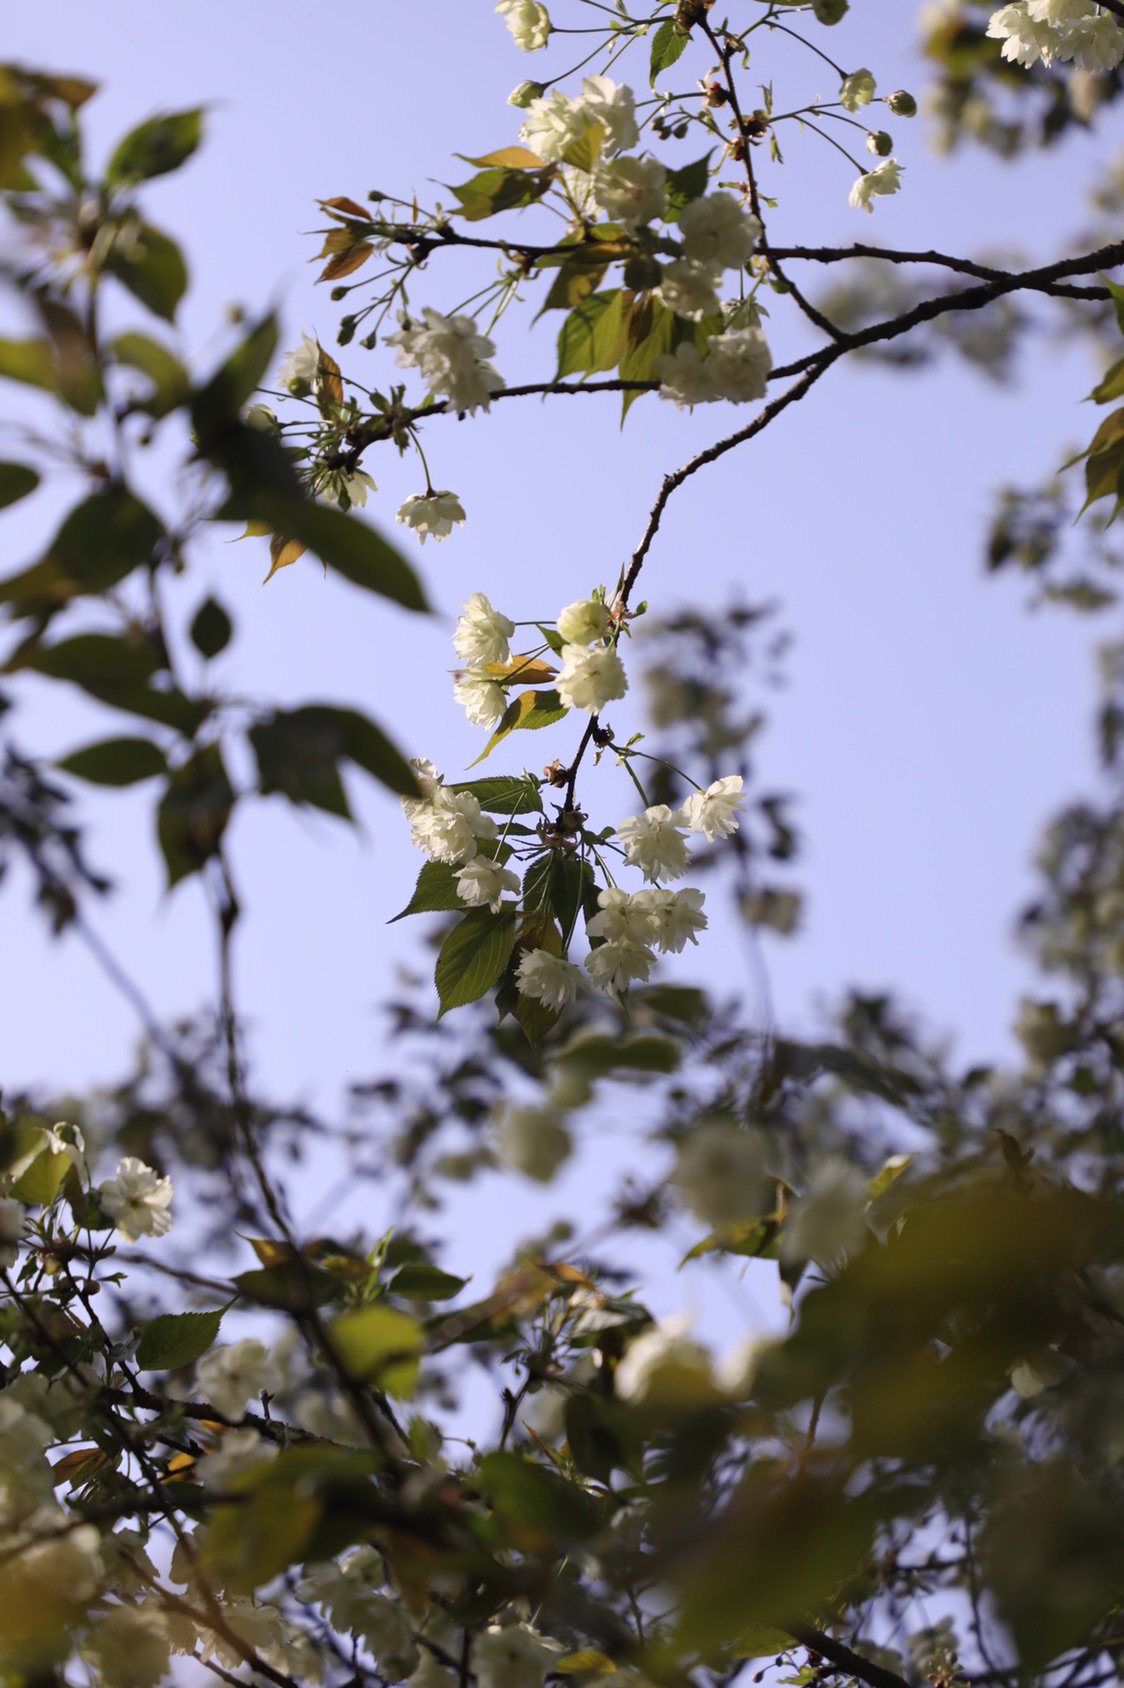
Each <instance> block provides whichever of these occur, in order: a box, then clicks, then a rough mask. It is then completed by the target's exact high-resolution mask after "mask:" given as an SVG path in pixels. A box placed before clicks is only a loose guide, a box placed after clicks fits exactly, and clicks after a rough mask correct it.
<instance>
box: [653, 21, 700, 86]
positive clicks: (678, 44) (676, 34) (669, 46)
mask: <svg viewBox="0 0 1124 1688" xmlns="http://www.w3.org/2000/svg"><path fill="white" fill-rule="evenodd" d="M690 39H691V36H690V33H689V31H687V30H685V29H683V28H682V27H681V26H680V25H679V24H678V23H677V22H676V20H675V19H674V18H665V20H664V22H663V23H661V24H660V26H659V28H658V29H657V30H656V33H655V34H654V35H653V37H652V50H651V54H650V56H649V63H648V83H649V86H650V87H652V88H654V87H655V85H656V83H657V81H658V80H659V77H660V73H661V71H664V70H667V69H668V68H669V67H670V66H671V65H673V64H674V63H675V62H676V60H677V59H679V58H681V57H682V56H683V53H684V52H685V51H686V48H687V45H688V43H689V42H690Z"/></svg>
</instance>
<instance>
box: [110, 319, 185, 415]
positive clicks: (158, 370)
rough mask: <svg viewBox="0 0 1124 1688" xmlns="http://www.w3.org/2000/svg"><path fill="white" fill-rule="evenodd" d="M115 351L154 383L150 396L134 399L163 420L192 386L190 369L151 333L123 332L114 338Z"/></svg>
mask: <svg viewBox="0 0 1124 1688" xmlns="http://www.w3.org/2000/svg"><path fill="white" fill-rule="evenodd" d="M113 354H114V356H115V357H116V359H117V362H118V363H122V364H124V365H126V367H127V368H129V369H139V370H140V372H141V374H142V375H147V377H148V379H149V381H150V382H151V383H152V390H151V392H150V393H149V395H148V397H147V398H146V399H143V400H134V407H135V408H136V409H137V410H141V411H143V412H144V413H145V415H146V416H151V417H153V418H154V419H156V420H157V421H159V419H160V418H161V417H162V416H167V415H168V413H169V412H170V411H172V410H175V409H176V407H177V405H181V404H183V403H184V401H185V399H186V398H187V395H188V392H189V390H190V382H189V380H188V375H187V371H186V369H185V368H184V367H183V365H182V364H181V363H180V361H179V359H178V358H176V357H174V356H173V355H172V353H171V352H170V351H169V350H168V348H167V347H166V346H162V345H161V344H160V342H159V341H158V340H152V339H150V338H149V337H148V335H147V334H122V335H119V336H118V338H117V339H116V340H114V342H113Z"/></svg>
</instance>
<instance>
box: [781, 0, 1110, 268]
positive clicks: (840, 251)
mask: <svg viewBox="0 0 1124 1688" xmlns="http://www.w3.org/2000/svg"><path fill="white" fill-rule="evenodd" d="M1121 3H1122V4H1124V0H1121ZM770 252H771V254H772V255H773V256H774V257H777V258H786V259H788V258H793V259H799V260H800V261H802V262H804V263H810V264H839V263H845V262H846V261H847V260H848V259H857V258H874V259H880V260H882V261H883V262H885V263H888V264H928V265H929V266H930V267H931V268H934V269H945V270H955V271H956V272H957V274H959V275H973V276H977V277H978V278H979V279H980V280H981V281H1003V280H1005V279H1006V278H1007V277H1008V276H1009V275H1010V273H1011V272H1010V271H1009V270H998V269H995V268H994V267H993V266H992V265H990V264H978V263H976V262H975V261H974V260H973V259H971V258H957V257H954V256H953V255H952V254H951V253H948V252H934V251H933V250H931V249H930V250H929V251H927V252H903V251H899V250H896V249H895V248H893V247H888V246H866V245H864V244H863V243H862V242H859V241H856V242H855V244H854V245H852V246H774V247H771V248H770ZM1050 291H1051V293H1054V292H1055V290H1054V289H1053V288H1051V289H1050ZM1056 292H1057V295H1059V296H1060V297H1062V298H1067V299H1104V298H1105V297H1106V296H1107V295H1106V293H1105V290H1104V288H1103V287H1093V288H1088V287H1074V288H1068V287H1067V288H1058V289H1057V290H1056Z"/></svg>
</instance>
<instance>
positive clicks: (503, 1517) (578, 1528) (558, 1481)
mask: <svg viewBox="0 0 1124 1688" xmlns="http://www.w3.org/2000/svg"><path fill="white" fill-rule="evenodd" d="M476 1480H477V1482H478V1483H479V1486H480V1488H481V1489H482V1490H483V1491H484V1493H485V1494H486V1495H487V1496H488V1498H489V1500H490V1501H491V1503H492V1508H493V1511H494V1513H495V1516H496V1520H497V1522H498V1523H499V1525H500V1528H501V1529H502V1531H503V1537H504V1543H505V1545H506V1546H508V1547H511V1548H514V1549H516V1551H518V1552H520V1553H549V1554H557V1553H558V1552H559V1551H560V1550H562V1551H564V1550H565V1549H567V1548H569V1547H574V1546H577V1545H578V1544H579V1543H581V1542H585V1541H588V1540H589V1539H590V1537H591V1536H594V1535H596V1534H597V1532H598V1531H599V1530H600V1529H602V1527H603V1525H604V1516H603V1513H602V1509H601V1507H600V1506H599V1505H598V1503H597V1502H596V1501H595V1500H594V1499H593V1497H592V1496H591V1495H589V1494H588V1493H587V1492H586V1490H585V1489H584V1488H583V1487H582V1486H581V1485H580V1484H578V1483H574V1482H571V1481H569V1480H568V1479H567V1478H565V1477H562V1476H561V1475H560V1474H559V1473H558V1472H556V1471H548V1470H547V1469H546V1468H545V1467H544V1466H541V1465H536V1464H535V1463H534V1462H533V1461H531V1460H529V1459H524V1458H523V1456H522V1455H521V1454H514V1453H493V1454H486V1455H485V1456H484V1458H483V1459H482V1460H481V1461H480V1465H479V1467H478V1469H477V1473H476Z"/></svg>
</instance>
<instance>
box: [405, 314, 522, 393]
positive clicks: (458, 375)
mask: <svg viewBox="0 0 1124 1688" xmlns="http://www.w3.org/2000/svg"><path fill="white" fill-rule="evenodd" d="M422 318H423V320H422V322H420V323H419V322H417V321H415V320H414V319H412V318H410V317H408V316H407V315H406V313H405V312H402V313H400V314H399V319H398V320H399V322H400V323H401V327H400V329H399V330H398V332H397V333H396V334H389V335H388V336H387V344H388V345H390V346H397V348H398V356H397V360H396V361H397V363H398V365H399V367H400V368H402V369H411V368H417V369H419V370H420V371H421V374H422V376H423V377H424V379H425V380H426V381H427V382H428V384H429V390H430V392H431V393H433V394H435V395H437V396H440V395H441V394H442V393H444V394H446V395H447V396H448V399H449V404H450V407H451V408H452V409H453V410H457V411H468V412H473V411H476V410H478V409H482V410H487V409H488V407H489V405H490V403H491V400H492V395H493V394H494V393H498V392H499V391H500V389H501V388H502V387H503V385H504V380H503V376H502V375H500V374H498V372H497V371H496V370H495V369H494V368H493V366H492V365H491V364H490V363H488V362H486V359H488V358H489V357H491V355H492V353H493V352H494V351H495V349H496V348H495V345H494V344H493V342H492V341H491V340H489V339H488V338H487V336H486V335H484V334H481V333H480V332H479V330H478V328H477V326H476V320H475V318H474V317H470V316H452V317H446V316H442V315H441V313H440V311H435V310H433V309H432V307H431V306H429V305H426V306H425V308H424V309H423V311H422Z"/></svg>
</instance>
